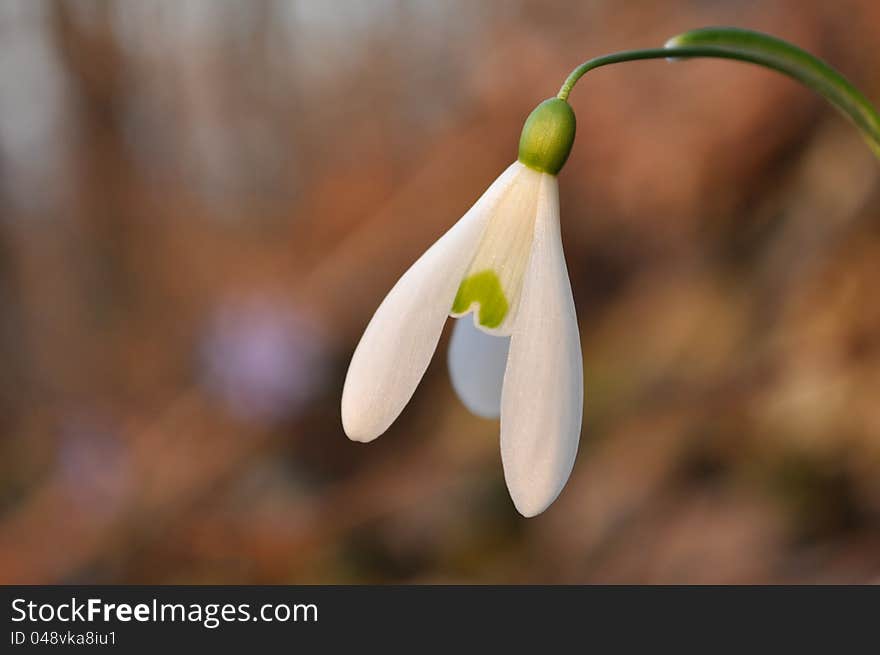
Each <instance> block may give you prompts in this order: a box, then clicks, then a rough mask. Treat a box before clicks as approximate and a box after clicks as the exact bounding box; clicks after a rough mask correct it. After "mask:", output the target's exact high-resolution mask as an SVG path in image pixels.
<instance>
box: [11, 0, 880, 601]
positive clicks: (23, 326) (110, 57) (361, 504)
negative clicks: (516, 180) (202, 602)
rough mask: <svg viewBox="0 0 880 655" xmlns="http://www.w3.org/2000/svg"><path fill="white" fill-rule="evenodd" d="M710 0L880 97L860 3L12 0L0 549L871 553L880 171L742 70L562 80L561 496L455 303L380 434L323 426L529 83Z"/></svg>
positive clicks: (872, 569) (256, 574) (721, 559)
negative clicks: (520, 467) (506, 459)
mask: <svg viewBox="0 0 880 655" xmlns="http://www.w3.org/2000/svg"><path fill="white" fill-rule="evenodd" d="M717 24H732V25H739V26H744V27H752V28H757V29H762V30H765V31H769V32H772V33H774V34H776V35H778V36H781V37H783V38H787V39H789V40H792V41H795V42H796V43H798V44H800V45H802V46H803V47H806V48H807V49H809V50H811V51H813V52H815V53H817V54H819V55H820V56H823V57H825V58H826V59H828V60H830V61H831V62H832V63H833V64H835V65H836V66H837V67H838V68H839V69H841V70H842V71H844V72H845V74H847V75H848V76H849V77H850V78H851V79H852V80H853V81H854V82H855V83H856V84H857V85H859V86H860V87H861V88H863V89H864V91H865V92H866V94H867V95H868V96H869V97H871V98H873V99H874V100H875V101H880V73H878V70H880V69H878V66H877V62H878V60H880V5H878V3H877V2H876V0H841V1H840V2H835V3H826V2H822V1H821V0H808V1H796V0H780V1H779V2H741V1H740V2H733V1H730V2H722V1H720V0H714V1H712V0H691V1H688V0H681V1H677V2H649V1H644V0H637V1H633V2H626V3H622V2H615V1H613V0H594V1H591V2H547V1H545V0H509V1H504V0H495V1H493V2H479V3H476V2H467V1H466V0H409V1H405V0H360V1H355V0H345V1H342V0H340V1H336V2H324V1H322V0H290V1H283V0H279V1H275V2H241V1H231V0H230V1H225V2H209V1H180V2H175V1H172V0H167V1H152V0H148V1H144V2H139V1H135V0H130V1H120V2H86V1H84V2H39V1H32V0H2V1H0V356H2V367H0V437H2V441H0V581H2V582H6V583H11V582H24V583H51V582H56V583H57V582H61V583H67V582H102V583H113V582H138V583H246V582H254V583H361V582H475V583H507V582H523V583H530V582H553V583H573V582H614V583H617V582H628V583H640V582H645V583H655V582H664V583H671V582H681V583H733V582H818V583H824V582H876V581H878V580H880V394H878V392H880V300H878V294H880V291H878V289H880V187H878V182H880V175H878V173H880V167H878V162H877V161H875V160H874V159H873V158H872V155H871V153H870V151H869V150H868V148H867V147H866V146H865V145H864V143H863V142H862V141H861V139H860V137H859V135H858V133H857V132H856V131H855V130H854V129H853V128H852V127H851V126H850V125H849V124H848V123H846V122H845V121H844V120H843V119H842V118H840V117H839V116H838V115H837V114H836V113H834V111H833V110H832V109H830V108H829V107H828V106H827V105H826V104H825V103H824V102H823V101H822V100H820V99H818V98H816V97H815V96H814V95H812V94H811V93H809V92H808V91H806V90H804V89H802V88H801V87H799V86H798V85H797V84H795V83H793V82H791V81H789V80H787V79H785V78H782V77H781V76H779V75H776V74H774V73H771V72H767V71H763V70H760V69H757V68H754V67H750V66H748V65H744V64H737V63H730V62H719V61H698V62H687V63H676V64H669V63H665V62H662V61H656V62H645V63H632V64H625V65H620V66H616V67H611V68H607V69H603V70H600V71H596V72H594V73H591V74H590V75H588V76H587V77H586V78H585V79H584V80H582V81H581V83H580V84H579V86H578V87H577V88H576V90H575V91H574V93H573V95H572V104H573V106H574V108H575V110H576V112H577V115H578V124H579V125H578V139H577V142H576V144H575V148H574V151H573V154H572V157H571V159H570V160H569V164H568V166H567V167H566V169H565V171H563V173H562V175H561V176H560V196H561V202H562V214H563V235H564V239H565V246H566V254H567V258H568V264H569V269H570V272H571V275H572V285H573V288H574V295H575V300H576V303H577V309H578V315H579V319H580V323H581V330H582V336H583V346H584V360H585V363H584V368H585V375H586V385H585V386H586V399H585V420H584V430H583V436H582V440H581V450H580V453H579V456H578V460H577V463H576V465H575V469H574V473H573V475H572V478H571V480H570V482H569V484H568V486H567V487H566V489H565V490H564V492H563V493H562V495H561V497H560V498H559V500H558V501H557V502H556V503H555V504H554V505H553V506H552V507H551V508H550V509H549V510H548V511H547V512H546V513H545V514H543V515H542V516H540V517H538V518H536V519H531V520H525V519H522V518H520V517H519V515H517V514H516V512H515V510H514V508H513V505H512V503H511V502H510V500H509V499H508V497H507V492H506V490H505V487H504V482H503V477H502V470H501V462H500V456H499V449H498V425H497V423H496V422H492V421H485V420H481V419H478V418H475V417H473V416H470V415H469V414H468V413H467V412H466V410H465V409H464V408H463V407H462V406H461V405H460V404H459V403H458V402H457V400H456V399H455V397H454V396H453V394H452V392H451V389H450V385H449V379H448V374H447V372H446V367H445V347H446V342H447V340H448V330H447V334H445V335H444V338H443V340H442V342H441V345H440V348H439V350H438V355H437V356H436V357H435V360H434V363H433V364H432V365H431V368H430V369H429V371H428V374H427V375H426V377H425V379H424V381H423V382H422V384H421V386H420V388H419V390H418V391H417V393H416V395H415V397H414V399H413V401H412V402H411V403H410V405H409V407H408V408H407V409H406V411H405V412H404V414H403V415H402V416H401V418H400V419H399V420H398V421H397V423H396V424H395V425H394V426H393V427H392V429H391V430H390V431H389V432H388V433H387V434H386V435H385V436H383V437H382V438H381V439H379V440H378V441H376V442H375V443H373V444H372V445H370V446H363V445H360V444H354V443H351V442H349V441H348V440H347V439H346V438H345V435H344V434H343V432H342V429H341V425H340V418H339V400H340V394H341V388H342V381H343V378H344V374H345V370H346V367H347V364H348V358H349V357H350V355H351V352H352V350H353V348H354V345H355V344H356V342H357V339H358V338H359V336H360V333H361V331H362V330H363V328H364V327H365V325H366V323H367V321H368V320H369V318H370V316H371V315H372V312H373V311H374V309H375V308H376V306H377V305H378V303H379V301H380V300H381V298H382V297H383V296H384V294H385V293H386V292H387V290H388V289H389V288H390V287H391V285H392V284H393V283H394V281H395V280H396V279H397V277H398V276H399V275H400V274H401V273H402V272H403V271H404V270H405V269H406V267H407V266H408V265H409V264H410V263H411V262H412V261H413V260H414V259H415V258H416V257H417V256H418V255H419V254H420V253H421V252H422V251H423V250H424V249H425V248H426V247H427V246H428V245H429V244H430V243H431V242H432V241H433V240H434V239H435V238H436V237H437V236H439V235H440V234H441V233H442V232H443V231H445V230H446V229H447V228H448V227H449V226H450V225H451V224H452V223H453V222H454V221H455V220H456V219H457V218H458V217H459V216H460V215H461V214H462V213H463V212H464V211H465V210H466V209H467V208H468V207H469V206H470V204H471V203H472V202H473V201H474V200H475V199H476V198H477V197H478V195H479V194H480V193H481V192H482V190H483V189H484V188H485V187H486V186H487V185H488V184H489V182H491V180H492V179H493V178H494V177H495V176H496V175H497V174H498V173H499V172H500V171H501V170H502V169H503V168H504V167H505V166H506V165H507V164H508V163H509V162H510V161H511V160H512V159H513V157H514V156H515V153H516V144H517V140H518V137H519V130H520V128H521V126H522V122H523V120H524V118H525V117H526V115H527V114H528V112H529V111H530V110H531V109H532V108H533V107H534V105H536V104H537V103H538V102H539V101H541V100H542V99H544V98H546V97H549V96H552V95H553V94H555V92H556V91H557V89H558V86H559V84H560V83H561V81H562V80H563V79H564V77H565V75H566V74H567V73H568V72H569V70H570V69H571V68H573V67H574V66H575V65H577V64H578V63H580V62H581V61H582V60H584V59H586V58H588V57H591V56H595V55H598V54H603V53H606V52H610V51H614V50H621V49H625V48H630V47H650V46H657V45H660V44H662V43H663V42H664V41H665V40H666V39H667V38H668V37H669V36H671V35H673V34H675V33H677V32H680V31H683V30H685V29H690V28H693V27H699V26H704V25H717Z"/></svg>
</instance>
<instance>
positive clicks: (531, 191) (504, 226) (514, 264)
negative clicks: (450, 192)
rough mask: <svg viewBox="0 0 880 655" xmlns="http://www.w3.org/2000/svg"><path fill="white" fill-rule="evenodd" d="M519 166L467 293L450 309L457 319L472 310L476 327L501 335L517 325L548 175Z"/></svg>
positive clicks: (475, 261) (474, 265) (467, 283)
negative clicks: (536, 220)
mask: <svg viewBox="0 0 880 655" xmlns="http://www.w3.org/2000/svg"><path fill="white" fill-rule="evenodd" d="M514 166H515V167H517V169H518V173H517V175H516V181H515V182H514V183H513V184H511V185H510V187H509V189H508V191H507V193H505V194H504V197H503V198H501V199H500V201H499V202H498V205H497V207H496V209H495V211H494V212H493V213H492V216H491V218H490V219H489V223H488V224H487V226H486V230H485V232H484V233H483V238H482V239H481V240H480V246H479V248H477V252H476V254H475V255H474V258H473V261H472V262H471V264H470V266H469V267H468V270H467V273H465V275H464V278H465V279H464V280H463V284H462V291H463V296H462V297H461V298H460V299H459V298H457V301H458V300H461V303H462V304H461V305H459V303H458V302H457V303H456V305H459V306H455V307H453V311H452V312H450V313H451V315H452V316H455V317H456V318H457V317H459V316H463V315H465V314H467V313H468V312H471V311H473V312H474V319H473V320H474V324H475V325H477V327H479V328H480V329H481V330H483V331H484V332H486V333H488V334H495V335H500V336H510V333H511V329H512V326H513V325H514V324H515V323H516V314H517V311H518V309H519V299H520V292H521V289H522V284H523V279H524V277H525V271H526V266H528V263H529V253H530V252H531V249H532V238H533V235H534V234H535V216H536V215H537V205H538V194H539V192H540V189H541V180H542V177H543V174H542V173H539V172H537V171H534V170H532V169H531V168H529V167H528V166H526V165H525V164H521V163H519V162H517V163H516V164H514ZM475 282H476V284H475V285H474V286H471V284H472V283H475ZM487 294H488V295H487Z"/></svg>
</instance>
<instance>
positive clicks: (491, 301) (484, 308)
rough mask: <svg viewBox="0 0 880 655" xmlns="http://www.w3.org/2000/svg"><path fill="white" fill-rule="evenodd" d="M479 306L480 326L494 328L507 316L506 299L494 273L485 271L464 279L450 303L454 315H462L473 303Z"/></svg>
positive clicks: (488, 270)
mask: <svg viewBox="0 0 880 655" xmlns="http://www.w3.org/2000/svg"><path fill="white" fill-rule="evenodd" d="M475 302H476V303H479V304H480V313H479V320H480V325H482V326H484V327H487V328H496V327H498V326H499V325H501V323H502V321H504V317H505V316H507V309H508V305H507V298H505V297H504V290H503V289H502V288H501V281H500V280H499V279H498V275H496V273H495V271H493V270H490V269H487V270H485V271H480V272H479V273H474V274H473V275H471V276H469V277H466V278H465V279H464V281H463V282H462V283H461V286H460V287H458V293H457V294H455V300H454V301H453V303H452V312H453V313H454V314H463V313H464V312H466V311H467V310H468V309H469V308H470V306H471V305H472V304H473V303H475Z"/></svg>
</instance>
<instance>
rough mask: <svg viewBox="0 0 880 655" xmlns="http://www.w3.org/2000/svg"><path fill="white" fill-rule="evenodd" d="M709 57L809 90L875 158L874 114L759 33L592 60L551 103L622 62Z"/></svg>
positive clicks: (841, 80)
mask: <svg viewBox="0 0 880 655" xmlns="http://www.w3.org/2000/svg"><path fill="white" fill-rule="evenodd" d="M690 57H713V58H721V59H735V60H738V61H745V62H749V63H752V64H757V65H759V66H764V67H765V68H770V69H773V70H775V71H778V72H780V73H783V74H784V75H788V76H789V77H792V78H794V79H796V80H798V81H799V82H801V83H803V84H805V85H806V86H808V87H810V88H811V89H813V90H814V91H816V92H817V93H819V94H820V95H822V96H823V97H824V98H825V99H826V100H828V101H829V102H830V103H831V104H832V105H834V106H835V107H836V108H837V109H838V110H840V111H841V112H842V113H843V114H844V115H845V116H847V117H848V118H849V119H850V120H851V121H852V122H853V123H854V124H855V125H856V127H858V128H859V129H860V130H861V132H862V134H863V136H864V137H865V140H866V141H867V142H868V145H869V146H870V148H871V150H873V152H874V154H875V155H877V157H880V114H878V113H877V110H876V109H875V108H874V107H873V105H871V103H870V102H869V101H868V99H867V98H865V96H864V95H862V94H861V93H860V92H859V90H858V89H856V88H855V87H854V86H853V85H852V84H851V83H850V82H849V80H847V79H846V78H845V77H844V76H843V75H841V74H840V73H839V72H837V71H836V70H835V69H834V68H832V67H831V66H830V65H828V64H827V63H825V62H824V61H822V60H821V59H819V58H818V57H814V56H813V55H811V54H810V53H808V52H806V51H805V50H801V49H800V48H798V47H797V46H795V45H792V44H791V43H788V42H787V41H783V40H781V39H777V38H775V37H772V36H769V35H767V34H762V33H760V32H752V31H750V30H743V29H737V28H724V27H710V28H704V29H698V30H692V31H690V32H685V33H684V34H680V35H678V36H676V37H673V38H672V39H670V40H669V41H667V43H666V46H665V47H663V48H650V49H646V50H627V51H625V52H617V53H613V54H610V55H604V56H602V57H596V58H595V59H590V60H589V61H586V62H584V63H583V64H581V65H580V66H578V67H577V68H575V69H574V70H573V71H572V72H571V74H570V75H569V76H568V78H566V80H565V83H563V85H562V88H560V89H559V94H558V95H557V97H558V98H559V99H560V100H567V99H568V96H569V94H570V93H571V90H572V88H573V87H574V85H575V84H577V82H578V80H579V79H580V78H581V77H583V76H584V75H585V74H586V73H588V72H589V71H591V70H593V69H595V68H600V67H601V66H607V65H609V64H618V63H621V62H625V61H638V60H643V59H671V58H675V59H680V58H690Z"/></svg>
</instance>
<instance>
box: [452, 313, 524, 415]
mask: <svg viewBox="0 0 880 655" xmlns="http://www.w3.org/2000/svg"><path fill="white" fill-rule="evenodd" d="M509 346H510V337H496V336H492V335H489V334H486V333H485V332H483V331H482V330H480V329H478V328H477V327H476V326H475V325H474V322H473V321H472V320H471V319H470V317H468V316H465V317H464V318H460V319H458V320H457V321H455V328H454V329H453V331H452V339H451V340H450V343H449V357H448V361H449V377H450V379H451V380H452V388H453V389H455V392H456V393H457V394H458V397H459V398H461V402H462V403H464V406H465V407H467V408H468V409H469V410H470V411H471V412H473V413H474V414H476V415H477V416H482V417H483V418H498V416H499V415H500V414H501V383H502V382H503V381H504V368H505V366H507V350H508V347H509Z"/></svg>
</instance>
